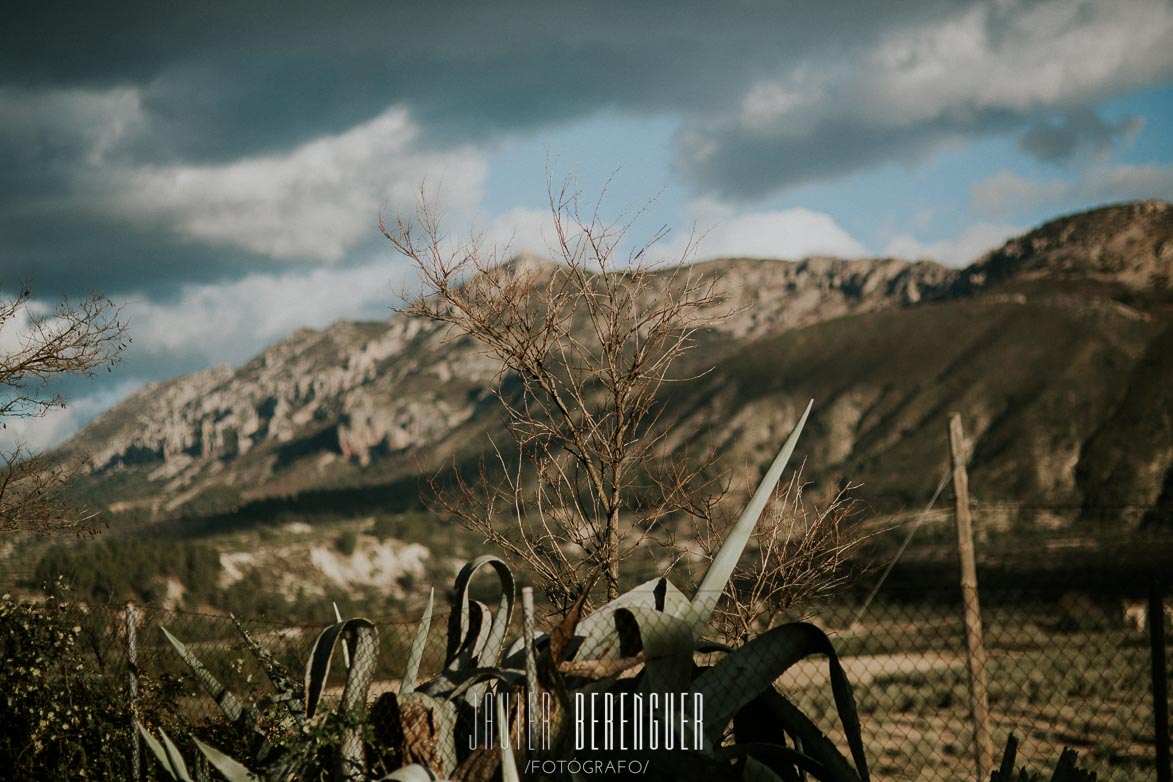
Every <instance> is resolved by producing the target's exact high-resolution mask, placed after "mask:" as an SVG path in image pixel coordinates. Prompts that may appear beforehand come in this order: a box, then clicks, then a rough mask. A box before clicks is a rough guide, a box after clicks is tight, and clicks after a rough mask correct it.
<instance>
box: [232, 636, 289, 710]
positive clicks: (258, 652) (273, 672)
mask: <svg viewBox="0 0 1173 782" xmlns="http://www.w3.org/2000/svg"><path fill="white" fill-rule="evenodd" d="M228 618H229V619H231V620H232V624H234V625H236V630H237V632H239V633H240V636H241V638H243V639H244V643H245V645H247V646H248V648H249V651H250V652H252V654H253V657H255V658H256V660H257V662H258V663H259V664H260V666H261V668H262V669H264V671H265V675H266V676H268V677H269V681H270V682H272V683H273V688H274V689H276V690H277V692H278V693H279V694H280V695H282V696H284V698H283V699H284V701H285V704H286V706H288V708H289V712H290V714H291V715H292V716H293V718H294V719H295V720H297V722H299V723H300V722H302V720H303V717H304V716H305V715H304V712H303V711H302V699H301V685H299V684H298V683H297V682H295V681H294V679H293V677H292V676H291V675H290V674H289V672H288V671H287V670H286V669H285V666H283V665H282V664H281V663H279V662H278V661H277V660H276V659H275V658H274V657H273V655H272V654H271V653H270V652H269V650H268V649H266V648H265V647H264V646H262V645H261V643H260V642H259V641H257V639H255V638H253V637H252V634H251V633H249V631H248V630H247V629H245V627H244V625H243V624H241V623H240V620H239V619H237V618H236V615H235V614H229V615H228Z"/></svg>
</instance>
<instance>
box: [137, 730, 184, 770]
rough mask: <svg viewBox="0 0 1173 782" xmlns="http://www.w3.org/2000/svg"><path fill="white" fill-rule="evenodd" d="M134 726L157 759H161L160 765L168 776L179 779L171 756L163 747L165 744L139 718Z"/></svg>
mask: <svg viewBox="0 0 1173 782" xmlns="http://www.w3.org/2000/svg"><path fill="white" fill-rule="evenodd" d="M134 726H135V727H136V728H138V732H139V735H140V736H142V737H143V741H145V742H146V744H147V748H148V749H149V750H151V754H152V755H154V756H155V759H156V760H158V761H159V765H161V766H162V767H163V770H164V771H166V772H167V776H169V777H171V778H172V779H178V777H177V776H176V774H175V770H174V768H173V767H172V765H171V758H170V757H169V756H168V755H167V750H165V749H163V745H162V744H160V743H159V740H158V739H156V738H155V737H154V736H152V735H151V734H150V732H148V731H147V729H146V728H144V727H143V726H142V724H141V723H139V722H138V721H137V720H136V721H135V723H134Z"/></svg>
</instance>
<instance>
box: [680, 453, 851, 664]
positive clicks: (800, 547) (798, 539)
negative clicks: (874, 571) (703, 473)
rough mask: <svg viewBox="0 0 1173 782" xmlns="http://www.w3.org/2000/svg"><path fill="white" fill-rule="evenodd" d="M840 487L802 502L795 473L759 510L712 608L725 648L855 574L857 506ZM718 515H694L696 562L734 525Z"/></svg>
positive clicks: (847, 489) (799, 480)
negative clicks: (816, 501) (821, 498)
mask: <svg viewBox="0 0 1173 782" xmlns="http://www.w3.org/2000/svg"><path fill="white" fill-rule="evenodd" d="M853 488H854V487H853V486H850V485H848V486H844V487H843V488H842V489H840V490H839V491H838V492H837V493H836V494H835V495H834V496H833V497H831V498H830V500H829V501H827V502H826V503H825V504H824V505H822V506H816V505H811V504H809V503H808V502H806V501H804V498H803V491H802V489H803V486H802V471H801V469H799V470H796V471H795V473H794V475H793V476H792V477H791V479H790V481H789V483H787V484H786V485H785V486H784V487H781V488H780V489H779V490H778V492H777V493H776V494H775V496H774V497H773V499H772V500H771V502H770V504H769V505H768V506H766V510H765V512H764V514H763V519H762V520H761V522H760V523H759V525H758V527H757V528H756V529H755V530H754V535H753V538H752V539H751V541H750V544H749V546H748V547H747V549H746V552H745V554H744V555H743V558H742V560H741V562H740V563H739V564H738V568H737V570H736V571H734V573H733V578H732V579H731V580H730V584H729V587H728V588H727V589H726V592H725V595H724V597H723V599H722V600H721V602H720V603H719V604H718V606H717V612H716V614H715V617H714V620H715V625H716V626H717V629H718V630H719V631H720V632H721V633H722V634H723V635H724V636H725V640H726V641H727V642H729V643H731V644H742V643H745V642H746V641H748V640H749V639H750V638H752V637H754V636H756V635H758V634H759V633H762V632H764V631H766V630H768V629H769V628H770V627H772V626H773V625H775V624H776V623H777V622H778V621H779V620H780V619H781V618H782V616H783V615H784V614H786V613H787V612H788V611H790V610H792V609H794V608H796V607H798V606H804V607H809V606H810V605H811V604H813V603H817V602H819V601H821V600H825V599H827V598H830V597H832V596H833V595H835V594H836V593H837V592H838V591H839V590H841V589H842V588H844V587H846V586H848V585H850V584H851V583H852V582H853V581H854V580H855V579H856V578H857V577H858V576H860V575H862V573H861V572H860V570H859V566H860V560H859V557H858V555H859V554H860V553H861V552H860V548H861V546H862V545H863V544H864V542H865V541H866V540H867V537H868V536H867V535H866V534H864V533H862V532H861V530H860V529H859V528H858V527H857V526H855V525H853V524H852V523H851V522H852V521H853V518H852V517H853V516H855V515H856V514H857V513H858V511H859V507H858V503H857V501H856V500H855V499H853V497H852V494H851V492H852V490H853ZM721 510H724V509H719V510H717V511H715V512H710V513H707V514H704V515H699V514H698V516H699V517H698V522H697V526H696V530H697V534H696V541H695V545H696V546H697V548H698V550H699V557H697V559H699V560H700V562H701V563H702V564H704V563H707V562H708V561H710V560H711V559H712V558H713V556H714V555H715V554H716V553H717V551H718V550H719V549H720V548H721V544H722V543H723V542H724V541H725V537H726V535H727V534H728V531H729V529H730V528H731V527H732V526H733V523H734V521H735V519H734V518H733V516H732V515H731V514H728V513H723V512H721Z"/></svg>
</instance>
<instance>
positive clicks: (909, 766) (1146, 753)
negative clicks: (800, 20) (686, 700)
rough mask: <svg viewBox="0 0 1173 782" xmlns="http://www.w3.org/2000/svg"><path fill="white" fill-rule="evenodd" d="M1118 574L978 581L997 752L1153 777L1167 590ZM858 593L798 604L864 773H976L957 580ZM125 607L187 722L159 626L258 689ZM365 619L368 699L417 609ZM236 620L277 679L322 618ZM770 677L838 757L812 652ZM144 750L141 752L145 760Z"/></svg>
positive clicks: (393, 673)
mask: <svg viewBox="0 0 1173 782" xmlns="http://www.w3.org/2000/svg"><path fill="white" fill-rule="evenodd" d="M1116 586H1118V584H1095V583H1089V582H1088V581H1087V580H1086V579H1085V580H1080V581H1079V582H1078V583H1058V582H1050V583H1041V582H1039V581H1038V580H1037V578H1036V580H1035V581H1034V582H1032V583H1030V584H1021V585H1019V586H1018V587H1017V588H1009V587H1007V586H1006V585H1004V584H1003V585H995V586H992V587H987V588H983V589H982V592H981V598H982V623H983V629H984V640H985V648H986V653H987V657H988V662H987V672H986V679H987V686H988V693H989V705H990V714H991V727H992V733H993V742H994V746H995V750H996V752H998V754H1000V749H1001V747H1002V746H1003V745H1004V744H1005V742H1006V740H1007V738H1008V736H1009V735H1010V734H1014V735H1015V736H1016V737H1017V738H1018V740H1019V742H1020V748H1019V757H1020V765H1022V764H1023V763H1027V764H1028V765H1033V766H1034V767H1036V768H1038V769H1040V770H1041V769H1043V768H1044V767H1045V768H1047V769H1049V768H1051V767H1053V764H1054V761H1055V759H1056V758H1058V756H1059V753H1060V751H1061V750H1062V749H1063V748H1064V747H1070V748H1073V749H1076V750H1078V751H1079V753H1080V759H1081V765H1083V766H1084V767H1086V768H1088V769H1090V770H1093V771H1095V772H1096V773H1097V774H1098V778H1099V779H1100V780H1106V781H1108V782H1115V781H1117V780H1119V781H1120V782H1124V781H1125V780H1138V781H1139V780H1151V779H1153V778H1154V773H1155V765H1154V764H1155V760H1154V758H1155V752H1156V744H1157V742H1156V739H1155V736H1154V718H1155V715H1154V706H1153V704H1154V700H1153V692H1152V677H1151V673H1152V671H1151V658H1150V642H1149V637H1148V630H1149V627H1150V623H1151V622H1156V623H1157V624H1158V626H1159V627H1161V628H1162V629H1163V631H1164V634H1165V639H1166V641H1167V639H1168V636H1169V630H1170V620H1171V618H1173V617H1171V612H1173V608H1171V607H1170V603H1169V602H1166V603H1165V604H1164V610H1163V612H1162V615H1161V616H1156V617H1154V616H1150V615H1149V611H1148V603H1146V602H1145V601H1144V600H1142V599H1141V596H1140V595H1132V596H1122V595H1121V594H1119V589H1116V588H1114V587H1116ZM864 591H865V590H861V592H864ZM863 597H864V595H863V594H861V596H860V599H859V600H858V601H855V602H854V603H853V601H852V600H850V599H847V600H841V601H837V602H836V603H835V604H833V605H831V606H828V607H826V608H825V609H823V610H821V611H819V612H818V613H816V614H815V615H813V616H810V617H807V618H808V619H809V620H810V621H811V622H813V623H815V624H816V625H818V626H820V627H822V628H823V629H824V630H826V632H827V633H828V635H829V636H830V637H831V639H832V641H833V643H834V645H835V648H836V650H837V652H838V654H839V656H840V658H841V660H842V664H843V667H844V670H845V671H846V674H847V676H848V678H849V680H850V681H851V683H852V685H853V688H854V696H855V700H856V703H857V705H858V710H859V717H860V724H861V730H862V737H863V742H864V750H865V755H866V757H867V758H868V762H869V765H870V766H871V768H872V771H873V774H874V775H875V777H876V778H878V779H895V780H960V779H976V778H977V775H976V771H975V761H974V744H973V742H974V727H973V722H972V719H971V712H970V690H969V681H970V679H969V672H968V668H967V661H966V646H965V632H964V627H963V621H962V610H961V601H960V597H959V590H957V589H956V588H949V587H946V586H943V585H942V584H941V583H940V582H939V581H936V582H933V583H916V581H915V579H911V578H910V577H909V576H907V575H905V576H903V577H897V578H894V579H893V581H892V583H890V584H889V585H886V586H885V587H884V588H883V589H882V590H881V591H880V592H879V593H878V594H877V595H876V596H875V597H874V598H873V599H871V600H870V603H869V604H868V606H867V610H866V611H865V612H863V614H862V616H860V615H859V612H858V610H857V609H858V607H859V606H860V605H861V604H862V601H863ZM80 611H81V616H82V617H84V622H83V625H82V639H83V645H84V648H85V649H86V651H87V653H88V654H89V655H91V656H92V658H93V660H94V662H95V663H96V665H97V667H98V669H100V670H101V671H102V672H103V674H104V675H105V676H107V677H110V679H111V682H112V683H113V684H114V686H113V687H112V691H113V692H118V693H125V692H127V688H126V687H125V686H123V685H124V683H125V682H126V680H127V674H128V665H127V641H128V638H127V631H126V607H125V606H121V605H89V606H82V607H81V608H80ZM135 621H136V629H137V632H136V634H135V635H136V643H137V649H136V657H137V672H138V675H139V677H141V679H142V680H143V681H144V682H146V683H148V685H149V683H151V682H160V681H166V682H171V683H172V686H174V687H175V688H177V695H176V697H175V701H174V702H175V704H176V706H177V708H178V709H179V710H180V711H181V713H182V718H183V720H184V722H185V723H186V724H187V725H189V726H191V727H192V730H194V731H196V732H199V730H201V729H209V728H210V726H215V725H216V724H217V723H218V722H219V723H222V722H223V715H222V713H221V711H220V709H219V707H218V706H217V704H216V702H215V701H214V700H213V699H212V698H211V697H209V696H208V694H207V693H206V692H205V691H204V690H203V688H201V686H200V685H199V683H198V682H197V680H196V679H195V677H194V676H193V675H192V672H191V670H190V669H189V668H188V667H187V666H186V665H185V664H184V663H183V662H182V660H181V659H180V657H179V655H178V654H177V653H176V651H175V649H174V648H173V646H172V644H171V643H170V642H169V641H168V640H167V638H166V636H165V634H164V633H163V632H162V631H163V629H164V628H166V630H167V631H168V632H169V633H170V634H171V635H173V636H174V637H175V638H177V639H179V640H181V641H182V642H183V643H184V644H185V645H186V647H187V648H188V649H189V650H190V651H191V652H193V653H194V654H195V655H196V656H198V657H199V658H200V660H201V661H202V662H203V664H204V665H205V666H206V667H207V669H208V670H209V671H212V672H213V673H214V675H215V676H216V677H217V678H218V679H219V680H220V681H221V682H222V683H223V684H224V686H225V687H226V688H227V689H228V690H230V691H231V692H233V693H235V694H236V695H237V697H238V698H240V699H241V700H242V701H243V702H244V703H245V704H246V705H247V704H254V705H262V706H263V705H264V704H265V702H266V701H265V699H266V698H267V697H270V696H271V695H272V693H273V687H272V685H271V684H270V683H269V681H268V679H267V677H266V674H265V672H264V670H263V669H262V668H261V666H260V665H259V664H258V662H257V660H256V658H255V657H254V655H253V654H252V653H250V651H249V649H248V647H247V645H246V643H245V642H244V640H243V638H242V636H241V634H240V632H239V631H238V630H237V628H236V627H235V626H234V622H233V620H232V619H231V618H230V617H227V616H220V615H210V614H203V613H193V612H188V611H178V610H165V609H160V608H153V607H149V606H145V607H138V608H137V609H136V610H135ZM446 624H447V620H446V617H445V616H444V615H440V614H439V612H437V616H435V617H433V621H432V630H431V633H430V636H429V638H428V641H427V646H426V649H425V654H424V656H423V660H422V664H421V677H424V678H426V677H427V676H430V675H434V674H437V673H439V672H440V671H441V670H442V669H443V668H444V664H445V652H446V650H445V633H446ZM375 625H376V628H377V630H378V636H379V655H378V660H377V667H376V670H375V674H374V677H373V681H372V683H371V686H370V689H369V693H368V698H367V700H368V702H369V703H375V702H376V701H377V700H378V699H379V698H380V696H382V695H384V694H386V693H396V692H398V690H399V687H400V681H401V678H402V676H403V672H404V667H405V666H406V663H407V657H408V651H409V649H410V648H411V645H412V641H413V638H414V637H415V635H416V629H417V627H418V619H410V620H403V619H400V618H395V619H391V618H384V619H381V620H378V621H375ZM240 626H241V627H243V628H244V629H245V630H247V632H248V633H249V635H251V636H252V637H253V638H254V639H255V640H256V641H257V642H258V643H260V644H261V645H263V646H264V647H265V648H266V649H268V650H269V651H270V653H271V654H272V655H273V657H274V658H275V659H276V660H277V661H278V662H279V663H280V664H281V665H283V666H284V667H285V669H286V670H288V671H289V672H290V675H291V678H293V679H295V680H300V679H301V677H302V676H303V672H304V670H305V667H306V661H307V659H308V658H309V657H310V654H311V650H312V647H313V644H314V641H315V639H316V638H317V636H318V634H319V633H320V632H321V631H322V630H323V629H325V627H326V626H327V624H326V623H322V624H302V625H290V624H278V623H273V622H268V621H264V620H259V619H251V618H250V619H243V620H241V621H240ZM698 662H704V660H702V659H700V658H698ZM344 665H345V661H344V660H341V659H335V661H334V678H333V680H332V681H331V682H330V683H329V684H328V685H327V691H326V693H325V699H324V701H323V703H325V704H337V702H338V700H339V698H340V697H341V692H342V684H343V681H344V679H345V670H344ZM775 686H776V688H777V690H778V691H779V692H781V693H782V694H783V695H784V696H786V697H787V698H788V699H789V700H790V701H791V702H793V703H794V704H795V705H797V706H798V707H799V708H801V709H802V710H803V711H804V712H805V713H806V714H807V715H808V716H809V717H810V718H811V719H813V720H814V721H815V723H816V724H817V725H818V726H819V727H820V728H821V729H822V730H824V731H826V732H827V734H828V735H829V736H830V737H831V739H832V740H833V741H835V742H836V743H837V744H838V745H839V746H840V747H841V749H842V751H843V752H844V754H845V755H847V756H850V755H849V753H850V747H849V746H848V744H847V741H846V736H845V734H844V731H843V730H842V728H841V727H840V722H839V718H838V716H837V712H836V706H835V702H834V699H833V697H832V691H831V688H830V686H829V684H828V666H827V662H826V659H825V658H821V657H814V658H808V659H804V660H802V661H800V662H798V663H797V664H795V665H793V666H791V667H790V668H789V669H788V670H786V671H785V673H783V674H782V675H781V677H780V678H779V679H778V680H777V681H776V683H775ZM1166 686H1167V685H1166ZM1165 697H1166V699H1167V698H1168V692H1167V691H1166V693H1165ZM201 726H203V728H201ZM152 762H153V761H152V760H151V759H149V758H148V759H147V761H146V765H147V766H149V765H151V763H152Z"/></svg>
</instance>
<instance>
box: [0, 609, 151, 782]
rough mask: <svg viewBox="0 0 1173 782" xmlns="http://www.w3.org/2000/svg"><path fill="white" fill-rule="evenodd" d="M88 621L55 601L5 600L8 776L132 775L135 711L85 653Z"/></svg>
mask: <svg viewBox="0 0 1173 782" xmlns="http://www.w3.org/2000/svg"><path fill="white" fill-rule="evenodd" d="M83 621H84V617H82V616H81V615H80V614H79V613H78V612H77V611H76V610H75V609H73V608H71V607H70V606H69V605H68V604H66V603H64V602H60V601H57V600H54V599H50V600H48V601H47V602H45V603H42V604H36V603H28V602H22V601H17V600H14V599H12V598H11V597H10V596H9V595H4V596H3V598H0V660H3V665H0V693H3V695H0V698H3V704H4V724H5V727H4V730H2V731H0V768H2V769H4V771H5V773H6V774H7V778H8V779H24V780H42V779H43V780H60V779H123V778H128V777H129V775H130V774H129V768H128V766H129V763H128V760H129V752H128V747H129V746H130V742H129V736H130V732H129V727H130V713H129V711H128V710H127V706H126V705H125V700H124V699H123V698H121V697H116V693H114V692H112V687H111V686H110V683H109V682H108V681H107V680H106V679H105V678H104V677H102V676H101V675H100V674H99V673H98V672H97V671H96V670H95V663H94V662H92V660H91V659H89V658H87V655H86V654H85V653H84V652H83V650H82V648H81V645H80V643H79V640H80V638H81V635H82V626H81V623H82V622H83Z"/></svg>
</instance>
